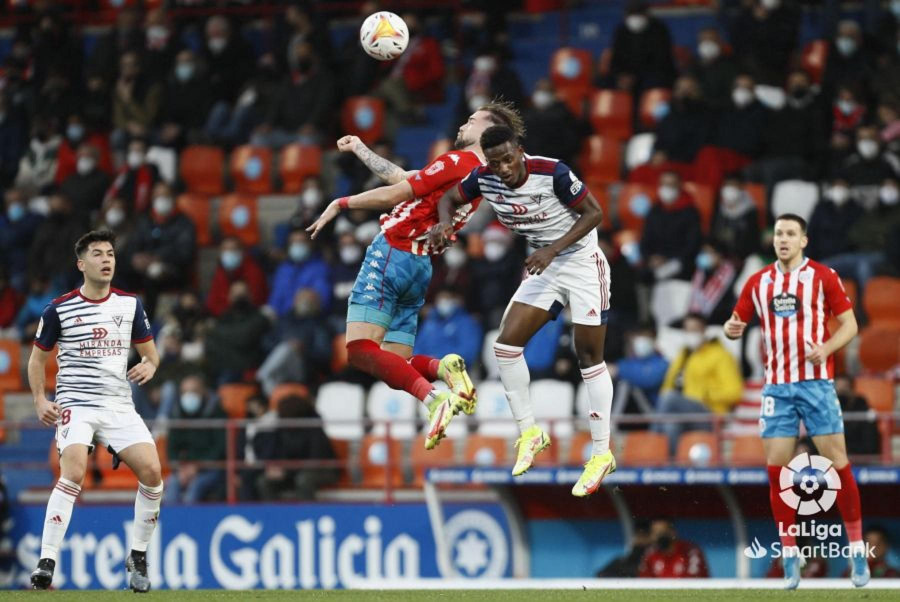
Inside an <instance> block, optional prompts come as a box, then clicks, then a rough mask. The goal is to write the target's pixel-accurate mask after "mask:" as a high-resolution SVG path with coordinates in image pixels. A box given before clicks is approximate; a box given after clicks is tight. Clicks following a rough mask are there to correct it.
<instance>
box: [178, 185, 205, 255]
mask: <svg viewBox="0 0 900 602" xmlns="http://www.w3.org/2000/svg"><path fill="white" fill-rule="evenodd" d="M178 210H179V211H181V212H182V213H183V214H185V215H186V216H188V218H190V220H191V221H192V222H193V223H194V230H195V231H196V232H197V244H198V245H200V246H201V247H208V246H209V245H211V244H212V231H211V229H210V214H211V213H212V203H211V202H210V200H209V198H208V197H206V196H204V195H202V194H193V193H185V194H181V195H178Z"/></svg>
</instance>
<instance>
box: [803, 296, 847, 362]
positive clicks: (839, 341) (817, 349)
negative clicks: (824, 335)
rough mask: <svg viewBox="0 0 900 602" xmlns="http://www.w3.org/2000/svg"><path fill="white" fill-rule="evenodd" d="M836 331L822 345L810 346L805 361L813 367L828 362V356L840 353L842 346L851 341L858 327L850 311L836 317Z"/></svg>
mask: <svg viewBox="0 0 900 602" xmlns="http://www.w3.org/2000/svg"><path fill="white" fill-rule="evenodd" d="M837 320H838V323H840V326H838V329H837V330H836V331H835V332H834V334H832V335H831V338H830V339H828V340H827V341H825V344H824V345H810V346H809V349H807V353H806V359H807V360H809V361H810V362H811V363H812V364H813V365H814V366H818V365H819V364H823V363H825V362H827V361H828V356H829V355H831V354H832V353H835V352H837V351H840V350H841V349H842V348H843V347H844V345H846V344H847V343H849V342H850V341H851V340H853V337H855V336H856V333H857V332H859V326H858V325H857V324H856V316H855V315H854V314H853V310H852V309H848V310H847V311H845V312H844V313H842V314H840V315H839V316H837Z"/></svg>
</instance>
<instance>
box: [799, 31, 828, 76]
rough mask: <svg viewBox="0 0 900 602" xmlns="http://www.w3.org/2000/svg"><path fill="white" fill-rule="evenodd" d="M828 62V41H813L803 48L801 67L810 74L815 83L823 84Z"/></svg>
mask: <svg viewBox="0 0 900 602" xmlns="http://www.w3.org/2000/svg"><path fill="white" fill-rule="evenodd" d="M827 60H828V41H827V40H813V41H812V42H809V43H807V44H806V46H804V47H803V53H802V55H801V57H800V66H801V67H802V68H803V70H804V71H806V72H807V73H809V76H810V78H812V80H813V82H815V83H817V84H818V83H821V82H822V75H823V74H824V73H825V63H826V61H827Z"/></svg>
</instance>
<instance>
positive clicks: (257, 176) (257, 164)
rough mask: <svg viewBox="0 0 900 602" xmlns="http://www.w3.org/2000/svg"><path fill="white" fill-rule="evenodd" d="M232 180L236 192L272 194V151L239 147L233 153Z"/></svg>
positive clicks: (262, 147) (252, 147) (231, 164)
mask: <svg viewBox="0 0 900 602" xmlns="http://www.w3.org/2000/svg"><path fill="white" fill-rule="evenodd" d="M229 163H230V166H231V167H230V169H231V179H232V180H233V181H234V189H235V191H236V192H239V193H244V194H269V193H270V192H272V151H271V149H269V148H268V147H265V146H250V145H249V144H247V145H244V146H239V147H237V148H236V149H234V150H233V151H231V159H230V161H229Z"/></svg>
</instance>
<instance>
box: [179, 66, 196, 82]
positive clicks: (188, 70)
mask: <svg viewBox="0 0 900 602" xmlns="http://www.w3.org/2000/svg"><path fill="white" fill-rule="evenodd" d="M193 75H194V66H193V65H192V64H191V63H178V64H177V65H175V77H176V78H177V79H178V81H180V82H186V81H188V80H189V79H191V77H193Z"/></svg>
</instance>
